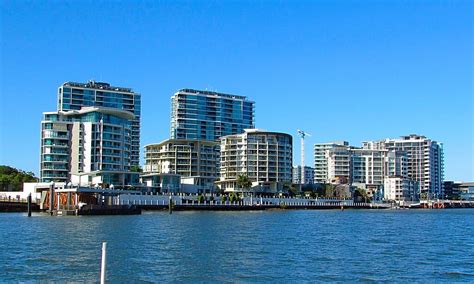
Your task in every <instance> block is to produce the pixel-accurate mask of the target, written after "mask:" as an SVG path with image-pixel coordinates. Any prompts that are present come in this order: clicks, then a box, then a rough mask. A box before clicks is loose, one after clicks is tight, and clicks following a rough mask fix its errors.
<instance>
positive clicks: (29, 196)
mask: <svg viewBox="0 0 474 284" xmlns="http://www.w3.org/2000/svg"><path fill="white" fill-rule="evenodd" d="M27 200H28V217H31V193H30V194H29V195H28V199H27Z"/></svg>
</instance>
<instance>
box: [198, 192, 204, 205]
mask: <svg viewBox="0 0 474 284" xmlns="http://www.w3.org/2000/svg"><path fill="white" fill-rule="evenodd" d="M197 200H198V203H204V196H202V195H201V194H199V195H198V198H197Z"/></svg>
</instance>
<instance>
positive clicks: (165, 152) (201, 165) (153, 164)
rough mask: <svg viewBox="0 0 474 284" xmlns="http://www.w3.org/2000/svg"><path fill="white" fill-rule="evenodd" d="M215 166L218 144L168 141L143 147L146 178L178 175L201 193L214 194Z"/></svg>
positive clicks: (216, 172) (216, 171)
mask: <svg viewBox="0 0 474 284" xmlns="http://www.w3.org/2000/svg"><path fill="white" fill-rule="evenodd" d="M218 166H219V143H218V142H215V141H208V140H189V139H168V140H165V141H163V142H160V143H156V144H149V145H146V146H145V165H144V168H143V172H144V173H145V174H151V173H159V174H175V175H180V176H181V177H182V179H181V180H182V181H183V180H186V181H187V180H192V183H193V184H194V185H196V186H198V187H199V190H200V191H212V190H213V188H214V182H215V181H216V180H217V178H218ZM184 178H186V179H184Z"/></svg>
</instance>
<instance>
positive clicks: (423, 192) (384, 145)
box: [363, 134, 444, 198]
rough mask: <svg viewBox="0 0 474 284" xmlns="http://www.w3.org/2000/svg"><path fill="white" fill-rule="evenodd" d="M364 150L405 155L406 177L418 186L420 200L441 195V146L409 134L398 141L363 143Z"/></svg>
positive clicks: (442, 165) (386, 140) (423, 137)
mask: <svg viewBox="0 0 474 284" xmlns="http://www.w3.org/2000/svg"><path fill="white" fill-rule="evenodd" d="M363 147H364V148H366V149H370V148H376V149H386V150H389V151H403V152H405V153H406V161H407V167H406V170H407V176H408V178H409V179H411V180H415V181H417V182H418V183H419V186H420V196H421V197H422V198H438V197H442V196H443V195H444V194H443V179H444V157H443V146H442V144H440V143H438V142H436V141H433V140H431V139H428V138H426V137H425V136H420V135H416V134H411V135H408V136H402V137H401V138H399V139H385V140H382V141H371V142H364V143H363Z"/></svg>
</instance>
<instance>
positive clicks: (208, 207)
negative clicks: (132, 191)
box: [137, 204, 390, 211]
mask: <svg viewBox="0 0 474 284" xmlns="http://www.w3.org/2000/svg"><path fill="white" fill-rule="evenodd" d="M137 208H140V209H142V210H169V207H168V205H137ZM389 208H390V207H387V206H371V205H370V204H368V205H357V206H341V205H283V204H282V205H253V206H252V205H208V204H194V205H189V204H187V205H174V206H173V211H263V210H334V209H337V210H341V209H344V210H345V209H389Z"/></svg>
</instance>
